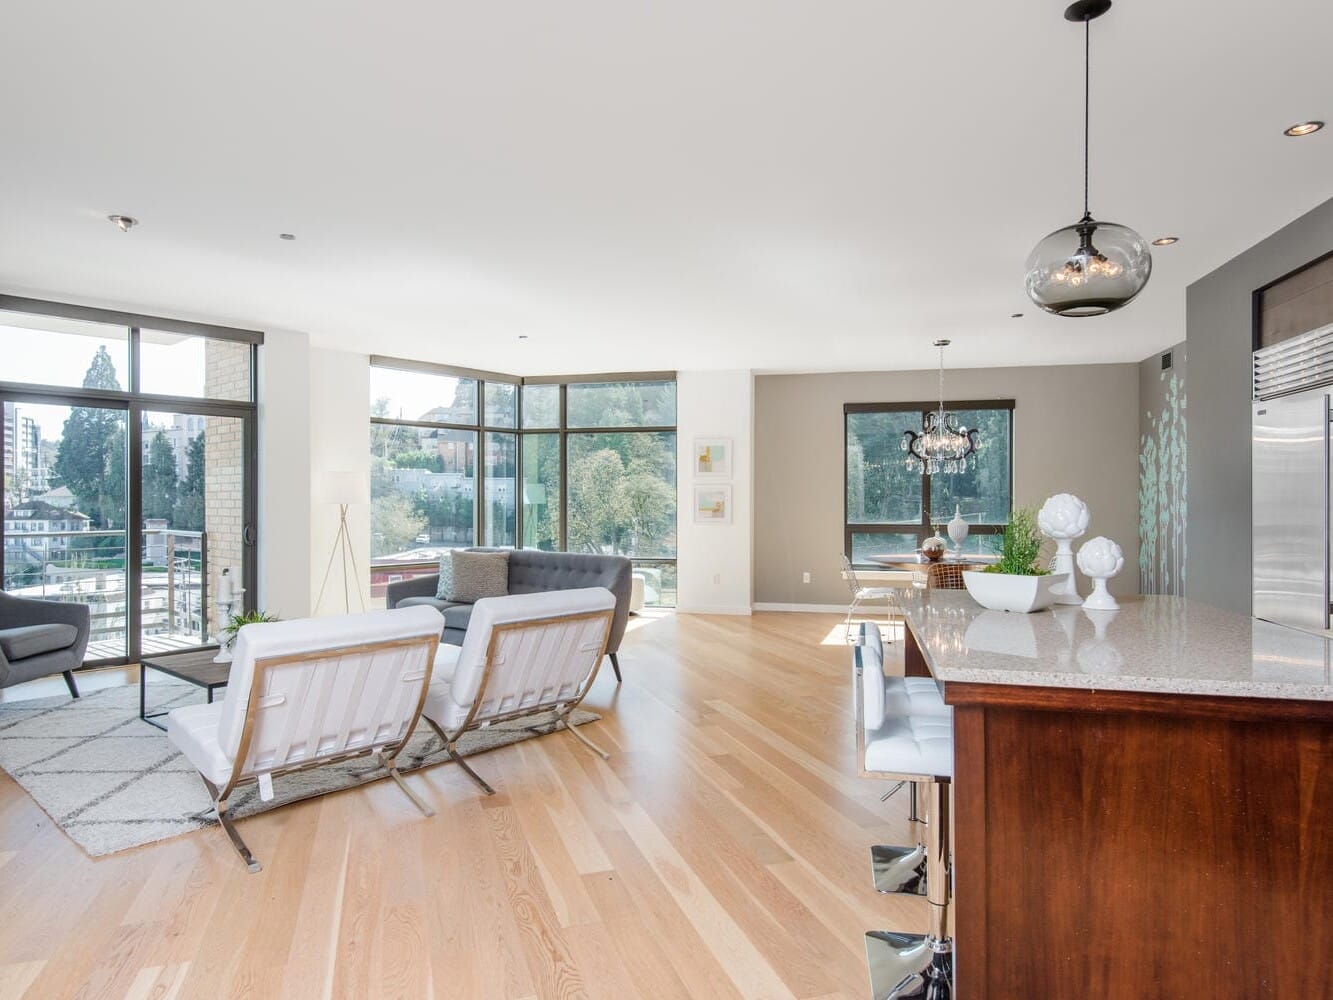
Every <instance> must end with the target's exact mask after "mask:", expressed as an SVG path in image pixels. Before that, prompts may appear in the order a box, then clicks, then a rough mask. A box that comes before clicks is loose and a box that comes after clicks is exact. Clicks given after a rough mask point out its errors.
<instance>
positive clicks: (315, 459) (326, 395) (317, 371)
mask: <svg viewBox="0 0 1333 1000" xmlns="http://www.w3.org/2000/svg"><path fill="white" fill-rule="evenodd" d="M369 399H370V358H369V356H367V355H365V354H352V353H350V352H347V351H332V350H326V349H324V348H319V347H315V348H311V351H310V465H309V475H308V479H309V481H310V485H311V488H312V491H313V492H312V496H311V502H310V506H309V513H310V532H309V537H310V559H311V565H310V578H309V584H308V585H309V596H308V600H309V602H310V611H311V613H312V614H325V615H328V614H341V613H342V612H343V610H344V607H345V605H344V603H343V570H342V561H341V559H335V560H334V562H333V568H332V572H330V573H329V577H328V587H327V589H326V591H325V593H324V600H323V602H322V603H320V604H319V605H318V606H316V601H317V600H318V598H319V589H320V585H321V583H322V582H323V580H324V574H325V572H326V571H328V569H329V557H330V554H331V552H332V551H333V546H334V543H335V542H336V540H337V533H338V508H337V506H336V505H334V504H330V503H324V502H321V499H320V479H321V477H322V476H323V475H324V474H325V473H328V472H355V473H358V474H359V475H361V476H362V477H368V475H369V469H370V416H369V410H368V408H367V407H368V404H369ZM367 482H368V478H367ZM347 527H348V530H349V531H350V533H351V536H352V554H353V556H354V557H355V562H356V570H355V574H353V573H352V572H351V570H350V569H349V572H348V576H349V578H350V579H349V581H348V585H349V586H348V594H349V596H350V603H351V610H352V611H359V610H361V607H362V605H361V603H360V601H358V596H357V595H358V594H359V595H360V600H361V601H366V602H367V603H366V605H365V606H366V607H369V595H370V551H369V549H368V548H367V544H368V541H369V539H370V506H369V504H366V503H357V504H352V506H351V507H350V508H349V509H348V511H347Z"/></svg>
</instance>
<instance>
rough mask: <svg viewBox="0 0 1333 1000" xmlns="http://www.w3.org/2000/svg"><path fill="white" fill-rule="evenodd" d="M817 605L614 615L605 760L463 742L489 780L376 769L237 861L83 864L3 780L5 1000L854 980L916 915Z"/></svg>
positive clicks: (300, 813)
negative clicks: (894, 876) (884, 845)
mask: <svg viewBox="0 0 1333 1000" xmlns="http://www.w3.org/2000/svg"><path fill="white" fill-rule="evenodd" d="M840 620H841V619H840V618H839V617H838V616H836V615H802V614H773V613H764V614H756V615H754V616H752V617H749V618H744V617H731V616H725V617H723V616H718V617H713V616H706V615H664V616H660V617H654V618H644V619H636V620H634V621H633V622H632V624H633V628H632V629H630V631H629V632H628V633H627V635H626V639H625V642H624V644H623V645H622V648H621V652H620V659H621V663H622V667H623V668H624V673H625V678H626V679H625V682H624V683H623V684H621V685H617V684H616V683H615V681H614V678H613V677H612V675H611V673H610V672H609V671H608V672H607V673H605V674H604V675H599V677H598V679H597V681H596V683H595V684H594V687H593V690H592V692H591V694H590V696H589V699H588V702H587V707H588V708H589V709H591V710H593V711H596V712H598V713H600V714H601V715H602V716H603V718H602V721H600V722H596V723H592V724H590V725H589V727H588V728H587V730H586V733H587V735H588V736H589V737H590V738H591V739H593V740H594V741H596V742H597V743H599V744H601V745H602V746H604V747H605V748H606V749H607V750H609V751H610V752H611V754H612V756H611V759H610V760H609V761H603V760H602V759H601V758H599V757H598V756H596V755H595V754H593V753H591V752H589V751H588V749H587V748H586V747H584V746H582V745H581V744H580V743H579V742H578V741H577V740H575V739H574V738H573V737H572V736H570V735H569V734H561V733H557V734H551V735H548V736H542V737H538V738H536V739H534V740H530V741H527V742H524V743H521V744H517V745H514V746H510V747H504V748H501V749H498V750H495V751H492V752H489V753H486V754H483V755H481V756H479V757H477V758H476V760H475V766H476V767H477V769H478V770H479V771H480V772H481V773H482V774H483V775H485V776H486V777H487V778H488V779H489V780H490V781H491V783H492V784H493V785H495V787H496V790H497V794H496V795H495V796H493V797H487V796H484V795H482V794H481V792H480V791H479V790H478V788H477V787H476V785H474V784H473V783H472V782H471V781H470V780H469V779H468V778H467V776H466V775H465V774H464V773H463V772H462V770H461V769H460V768H458V767H457V766H456V765H454V764H450V763H443V764H440V765H438V766H433V767H430V768H428V769H426V770H424V771H419V772H417V773H415V774H412V775H410V776H409V777H408V781H409V782H411V783H412V785H413V787H414V789H416V790H417V791H418V792H419V793H420V794H421V795H422V796H423V798H425V799H426V800H427V801H428V802H429V803H430V804H431V805H432V807H433V808H434V809H435V812H436V815H435V816H434V817H431V818H426V817H424V816H422V815H421V814H420V813H419V812H418V811H417V810H416V808H415V807H414V806H413V805H412V804H411V803H410V801H408V800H407V799H406V798H405V797H404V796H403V795H402V793H401V791H400V790H399V789H397V788H396V787H395V786H393V785H392V784H390V783H383V782H381V783H376V784H374V785H371V786H368V787H363V788H358V789H354V790H350V791H347V792H343V793H339V794H336V795H331V796H325V797H323V798H321V799H316V800H312V801H309V802H303V803H299V804H296V805H292V806H288V807H284V808H282V809H279V810H274V811H273V812H270V813H265V814H261V815H258V816H255V817H251V818H248V819H244V820H241V821H240V822H239V824H238V826H239V828H240V830H241V833H242V836H244V837H245V839H246V840H247V841H248V842H249V844H250V846H251V848H252V849H253V850H254V853H255V855H256V856H257V857H258V858H259V859H260V861H261V862H262V864H263V866H264V869H263V871H262V872H260V873H259V874H257V875H250V874H247V873H246V871H245V868H244V866H243V865H242V864H241V862H240V861H239V859H238V858H237V856H236V855H235V853H234V851H233V850H232V848H231V846H230V844H229V843H228V842H227V839H226V837H225V836H224V835H223V834H222V832H221V831H220V830H218V829H216V828H210V829H205V830H200V831H196V832H194V833H191V834H187V835H185V836H183V837H179V838H176V839H174V840H171V841H165V842H162V843H159V844H154V845H149V846H147V847H144V848H140V849H137V850H133V851H128V852H124V853H122V854H119V855H112V856H109V857H105V858H101V859H97V860H93V859H90V858H88V857H86V856H85V855H84V854H83V853H82V852H81V851H80V850H79V849H78V848H77V847H76V846H74V844H73V843H72V842H71V841H69V840H68V839H67V838H66V837H65V836H64V835H63V834H62V833H61V832H60V830H59V829H58V828H57V827H56V826H55V825H54V824H53V823H52V822H51V820H50V819H49V817H47V816H46V815H45V814H44V813H43V812H42V811H41V809H40V808H38V807H37V806H36V804H35V803H34V802H33V801H32V800H31V799H30V798H29V797H28V796H27V794H26V793H25V792H24V791H23V789H22V788H21V787H19V786H18V785H17V784H15V783H14V782H13V781H12V779H10V778H9V777H8V776H7V775H3V774H0V1000H5V998H8V997H16V998H17V997H24V996H26V997H30V998H33V1000H37V998H41V1000H46V998H50V997H82V996H87V997H93V996H115V997H120V996H125V997H133V998H136V1000H138V998H148V997H152V998H170V997H182V998H185V997H199V996H207V997H218V998H228V1000H230V998H235V997H258V998H268V997H280V998H282V1000H289V998H294V1000H330V998H342V997H348V998H357V1000H361V998H367V997H395V998H397V997H431V998H433V997H459V998H467V1000H473V998H476V1000H491V998H495V1000H524V998H539V1000H548V998H562V1000H563V998H573V997H585V996H586V997H590V998H595V1000H601V998H607V1000H611V998H615V1000H620V998H633V997H651V998H653V1000H713V998H717V1000H740V998H765V1000H767V998H780V997H790V998H800V1000H854V998H860V997H863V996H865V995H866V988H865V984H866V982H867V980H866V970H865V960H864V954H863V950H862V948H863V945H862V937H863V934H864V932H865V931H866V930H868V929H895V930H917V931H920V930H924V929H925V923H926V907H925V904H924V901H920V900H907V899H901V898H899V897H886V896H880V895H878V894H877V893H875V892H874V891H873V889H872V888H871V886H870V878H869V865H868V860H867V859H868V849H869V846H870V845H871V843H873V842H875V841H877V840H888V841H890V842H892V841H893V840H902V839H905V838H906V837H907V836H908V835H909V831H908V829H907V824H906V822H905V802H904V801H903V800H902V798H901V797H898V798H895V799H891V800H890V801H889V802H887V803H881V802H880V801H879V794H880V793H881V792H882V791H883V790H884V787H885V786H884V785H883V784H882V783H878V782H871V781H864V780H862V779H858V778H857V777H856V772H855V767H854V747H855V742H854V739H853V731H852V718H851V710H850V700H849V690H850V688H849V676H850V670H849V663H850V659H849V656H850V654H849V652H848V649H847V648H846V647H845V646H841V645H836V644H827V643H826V640H827V639H828V637H829V636H830V635H832V634H836V630H837V625H838V623H839V622H840ZM890 649H891V651H892V647H890ZM56 680H57V682H59V679H58V678H57V679H56ZM136 682H137V674H136V673H135V672H134V671H132V670H131V671H119V672H116V671H107V672H98V673H96V674H93V675H90V677H89V683H90V685H93V686H92V687H89V690H94V689H95V686H100V685H104V684H117V683H136ZM42 684H45V682H42ZM60 685H61V687H63V682H60ZM33 690H34V691H36V692H38V693H39V694H42V695H44V694H55V693H58V692H57V691H56V690H55V689H54V688H52V687H51V685H46V687H42V686H41V685H40V684H39V685H35V686H34V688H33ZM20 694H22V690H21V689H20V688H10V689H6V690H5V691H4V692H3V696H2V697H0V700H3V701H5V702H9V701H11V700H13V699H14V698H16V697H18V696H19V695H20Z"/></svg>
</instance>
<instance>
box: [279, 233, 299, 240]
mask: <svg viewBox="0 0 1333 1000" xmlns="http://www.w3.org/2000/svg"><path fill="white" fill-rule="evenodd" d="M278 239H280V240H294V239H296V237H295V236H294V235H293V234H291V233H278Z"/></svg>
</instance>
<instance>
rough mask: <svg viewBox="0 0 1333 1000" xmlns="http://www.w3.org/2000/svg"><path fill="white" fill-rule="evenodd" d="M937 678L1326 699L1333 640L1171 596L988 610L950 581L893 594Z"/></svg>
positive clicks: (1331, 686)
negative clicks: (1098, 607) (1090, 606)
mask: <svg viewBox="0 0 1333 1000" xmlns="http://www.w3.org/2000/svg"><path fill="white" fill-rule="evenodd" d="M900 603H901V606H902V609H903V612H904V613H905V615H906V618H907V624H908V627H909V628H911V630H912V634H913V635H914V636H916V640H917V644H918V645H919V646H920V647H921V652H922V654H923V655H924V656H925V658H926V662H927V664H929V666H930V669H931V672H932V673H933V674H934V675H935V677H936V679H938V680H942V681H945V682H948V681H955V682H957V683H960V684H961V683H967V684H1018V685H1032V686H1039V687H1067V688H1085V689H1090V690H1091V689H1098V690H1116V691H1158V692H1164V693H1169V694H1199V695H1222V696H1230V697H1237V698H1280V699H1288V700H1306V701H1333V667H1331V666H1330V665H1331V664H1333V640H1330V639H1329V638H1327V637H1325V636H1323V635H1317V634H1314V633H1310V632H1302V631H1300V630H1298V629H1293V628H1287V627H1285V626H1282V625H1273V624H1271V623H1269V622H1265V621H1259V620H1258V619H1255V618H1250V617H1248V616H1246V615H1242V614H1238V613H1236V612H1233V611H1222V610H1220V609H1218V608H1214V607H1211V606H1209V605H1207V604H1199V603H1197V602H1195V601H1189V600H1186V599H1184V598H1180V597H1134V598H1125V599H1121V602H1120V604H1121V608H1120V610H1119V611H1084V610H1083V609H1082V608H1081V607H1078V606H1063V607H1057V608H1053V609H1051V610H1049V611H1038V612H1035V613H1033V614H1030V615H1020V614H1011V613H1007V612H1004V611H987V610H986V609H985V608H983V607H981V606H980V605H979V604H977V603H976V601H974V600H972V598H971V597H970V596H969V595H968V594H967V592H966V591H961V590H931V591H922V592H919V593H914V594H909V595H904V597H903V599H902V601H901V602H900Z"/></svg>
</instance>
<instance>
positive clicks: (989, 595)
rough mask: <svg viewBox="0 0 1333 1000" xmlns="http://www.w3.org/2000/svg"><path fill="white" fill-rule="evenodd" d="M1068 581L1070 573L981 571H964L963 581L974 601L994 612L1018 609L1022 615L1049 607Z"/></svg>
mask: <svg viewBox="0 0 1333 1000" xmlns="http://www.w3.org/2000/svg"><path fill="white" fill-rule="evenodd" d="M1068 580H1069V574H1068V573H1048V574H1047V575H1046V576H1018V575H1016V574H1012V573H983V572H981V571H980V570H968V571H966V572H964V573H963V584H964V585H965V586H966V587H967V592H968V593H969V594H971V595H972V600H974V601H976V602H977V603H978V604H980V605H981V606H982V607H983V608H990V610H992V611H1016V612H1018V613H1019V614H1027V613H1028V612H1030V611H1041V610H1042V609H1043V608H1049V607H1050V606H1051V605H1052V604H1054V603H1055V599H1056V597H1058V596H1059V590H1060V587H1062V586H1063V585H1064V584H1065V583H1066V582H1067V581H1068Z"/></svg>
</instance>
